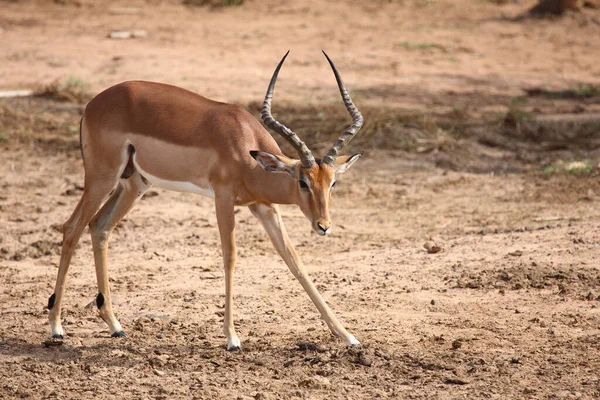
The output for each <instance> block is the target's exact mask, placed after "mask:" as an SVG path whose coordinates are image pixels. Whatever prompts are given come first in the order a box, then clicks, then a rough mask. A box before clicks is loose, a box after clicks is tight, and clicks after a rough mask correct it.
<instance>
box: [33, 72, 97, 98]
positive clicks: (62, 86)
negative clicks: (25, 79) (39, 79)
mask: <svg viewBox="0 0 600 400" xmlns="http://www.w3.org/2000/svg"><path fill="white" fill-rule="evenodd" d="M35 95H36V96H37V97H45V98H49V99H53V100H57V101H70V102H74V103H85V102H87V101H89V100H91V98H92V95H91V94H90V92H89V88H88V85H87V83H85V82H84V81H83V80H82V79H79V78H75V77H68V78H66V79H57V80H55V81H53V82H51V83H49V84H46V85H42V86H40V88H38V89H37V90H36V91H35Z"/></svg>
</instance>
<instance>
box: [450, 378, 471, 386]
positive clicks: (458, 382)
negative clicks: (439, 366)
mask: <svg viewBox="0 0 600 400" xmlns="http://www.w3.org/2000/svg"><path fill="white" fill-rule="evenodd" d="M444 383H445V384H446V385H468V384H469V381H467V380H466V379H462V378H458V377H455V376H453V377H448V378H445V379H444Z"/></svg>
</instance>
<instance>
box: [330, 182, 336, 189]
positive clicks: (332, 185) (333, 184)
mask: <svg viewBox="0 0 600 400" xmlns="http://www.w3.org/2000/svg"><path fill="white" fill-rule="evenodd" d="M336 183H337V181H333V183H332V184H331V188H332V189H333V187H334V186H335V184H336Z"/></svg>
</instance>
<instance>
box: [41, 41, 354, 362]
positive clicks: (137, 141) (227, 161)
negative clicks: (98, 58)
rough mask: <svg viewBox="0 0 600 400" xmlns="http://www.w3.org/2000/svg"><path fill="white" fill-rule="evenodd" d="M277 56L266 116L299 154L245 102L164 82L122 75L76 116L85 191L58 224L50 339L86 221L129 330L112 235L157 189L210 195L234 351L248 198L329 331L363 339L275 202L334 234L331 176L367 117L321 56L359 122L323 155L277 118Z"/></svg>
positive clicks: (104, 289)
mask: <svg viewBox="0 0 600 400" xmlns="http://www.w3.org/2000/svg"><path fill="white" fill-rule="evenodd" d="M288 54H289V51H288V52H287V53H286V54H285V56H284V57H283V58H282V59H281V61H280V62H279V64H278V66H277V68H276V69H275V72H274V73H273V76H272V78H271V81H270V83H269V87H268V89H267V93H266V96H265V100H264V104H263V106H262V110H261V116H262V119H263V121H264V123H265V125H266V126H268V127H269V128H271V129H272V130H273V131H275V132H277V133H279V134H280V135H282V136H283V138H284V139H285V140H287V141H288V142H289V143H290V144H291V145H292V146H293V148H294V149H295V150H296V151H297V153H298V156H299V159H293V158H289V157H286V156H285V155H284V154H283V153H282V151H281V150H280V148H279V146H278V145H277V143H276V142H275V140H274V139H273V137H272V136H271V135H270V134H269V133H268V131H267V130H266V129H265V128H264V127H263V126H262V125H261V124H260V122H258V120H256V119H255V118H254V117H253V116H252V115H251V114H250V113H249V112H248V111H246V110H245V109H244V108H243V107H241V106H238V105H232V104H227V103H221V102H216V101H213V100H210V99H207V98H205V97H202V96H200V95H197V94H195V93H192V92H189V91H187V90H185V89H182V88H178V87H175V86H170V85H166V84H161V83H154V82H145V81H127V82H123V83H120V84H117V85H115V86H112V87H110V88H108V89H106V90H105V91H103V92H102V93H100V94H98V95H97V96H96V97H95V98H94V99H92V100H91V101H90V102H89V103H88V105H87V106H86V108H85V112H84V115H83V118H82V119H81V123H80V141H81V153H82V158H83V164H84V170H85V180H84V190H83V194H82V196H81V199H80V200H79V203H78V204H77V206H76V207H75V210H74V211H73V213H72V215H71V216H70V218H69V219H68V221H67V222H66V223H65V224H64V225H63V235H64V238H63V245H62V251H61V256H60V264H59V268H58V277H57V280H56V286H55V289H54V293H53V294H52V295H51V296H50V298H49V300H48V309H49V320H50V326H51V329H52V337H53V339H57V340H61V339H63V336H64V330H63V328H62V326H61V321H60V315H61V308H62V302H63V296H64V293H65V279H66V275H67V271H68V269H69V264H70V261H71V258H72V256H73V253H74V251H75V247H76V246H77V243H78V242H79V238H80V237H81V234H82V232H83V230H84V229H85V227H86V225H88V224H89V228H90V233H91V236H92V247H93V252H94V263H95V267H96V278H97V281H98V294H97V296H96V305H97V307H98V310H99V314H100V316H101V318H102V319H103V320H104V321H105V322H106V324H107V325H108V328H109V329H110V333H111V336H112V337H121V336H125V333H124V332H123V328H122V326H121V324H120V323H119V321H118V320H117V318H116V317H115V315H114V313H113V308H112V302H111V296H110V288H109V280H108V270H107V253H108V239H109V236H110V234H111V232H112V231H113V229H114V228H115V226H116V225H117V223H118V222H119V221H120V220H121V219H122V218H123V217H125V215H126V214H127V213H128V212H129V211H130V210H131V209H132V208H133V206H134V205H135V204H136V202H137V201H138V200H139V199H140V198H141V197H142V196H143V195H144V193H145V192H146V191H147V190H148V189H149V188H150V187H151V186H156V187H160V188H164V189H168V190H173V191H179V192H191V193H198V194H202V195H205V196H209V197H212V198H214V200H215V210H216V216H217V225H218V227H219V234H220V239H221V247H222V252H223V264H224V267H225V314H224V323H223V330H224V333H225V336H226V337H227V350H239V349H240V339H239V337H238V335H237V334H236V332H235V328H234V324H233V274H234V269H235V263H236V245H235V213H234V207H235V206H247V207H248V208H249V209H250V211H251V213H252V214H253V215H254V216H255V217H256V218H257V219H258V220H259V221H260V223H261V225H262V226H263V227H264V229H265V231H266V232H267V235H268V236H269V238H270V240H271V242H272V244H273V245H274V247H275V249H276V250H277V252H278V253H279V255H280V256H281V257H282V258H283V260H284V261H285V263H286V264H287V266H288V267H289V269H290V271H291V272H292V274H293V275H294V277H295V278H296V279H297V280H298V281H299V282H300V284H301V285H302V287H303V288H304V290H305V291H306V292H307V293H308V296H309V297H310V299H311V300H312V301H313V303H314V304H315V306H316V307H317V309H318V311H319V312H320V314H321V316H322V318H323V320H324V321H325V323H326V324H327V326H328V327H329V329H330V330H331V332H332V333H333V334H334V335H337V336H338V337H339V338H341V339H342V340H343V341H344V342H345V343H346V344H348V345H353V346H358V345H360V342H359V341H358V340H356V338H355V337H354V335H352V334H350V333H349V332H348V331H347V330H346V329H345V328H344V327H343V326H342V324H341V323H340V322H339V321H338V319H337V318H336V316H335V315H334V313H333V312H332V311H331V309H330V308H329V306H328V305H327V303H326V302H325V300H324V299H323V297H322V296H321V294H320V293H319V292H318V291H317V289H316V287H315V286H314V284H313V282H312V281H311V280H310V278H309V277H308V275H307V272H306V269H305V267H304V264H303V263H302V260H301V259H300V257H299V256H298V254H297V253H296V250H295V249H294V246H293V244H292V242H291V241H290V238H289V237H288V234H287V231H286V229H285V227H284V225H283V221H282V218H281V213H280V211H279V206H278V205H279V204H296V205H298V206H299V207H300V210H302V212H303V214H304V215H305V216H306V218H307V219H308V220H309V221H310V222H311V225H312V229H313V230H314V231H315V232H316V233H317V234H319V235H321V236H324V235H327V234H329V233H330V232H331V219H330V217H329V207H330V201H331V191H332V189H333V187H334V185H335V182H336V176H337V175H338V174H341V173H343V172H345V171H346V170H347V169H348V168H350V166H352V164H354V163H355V162H356V161H357V160H358V159H359V158H360V156H361V155H362V154H363V153H362V152H360V153H356V154H354V155H351V156H340V151H341V150H342V149H343V148H344V146H345V145H346V144H348V142H349V141H350V140H351V139H352V138H353V137H354V136H355V135H356V134H357V132H358V131H359V129H360V128H361V127H362V125H363V117H362V115H361V113H360V112H359V110H358V109H357V108H356V106H355V105H354V103H353V102H352V99H351V98H350V95H349V93H348V91H347V90H346V88H345V86H344V83H343V82H342V78H341V77H340V74H339V72H338V70H337V68H336V67H335V65H334V63H333V62H332V61H331V59H330V58H329V56H327V54H326V53H325V52H323V54H324V55H325V57H326V58H327V61H328V62H329V65H330V66H331V68H332V70H333V73H334V76H335V79H336V81H337V85H338V88H339V91H340V93H341V95H342V99H343V101H344V104H345V106H346V109H347V110H348V112H349V113H350V116H351V117H352V124H351V125H350V126H349V127H348V128H346V129H345V130H344V132H343V133H342V134H341V136H340V137H339V138H338V139H337V141H336V142H335V143H334V144H333V146H332V147H331V148H330V149H329V150H328V151H327V153H326V154H325V156H324V157H323V158H322V159H318V158H317V159H316V158H315V157H314V156H313V154H312V152H311V151H310V150H309V148H308V147H307V146H306V144H305V143H304V142H303V141H302V140H301V139H300V138H299V137H298V135H297V134H296V133H295V132H293V131H292V130H291V129H289V128H288V127H286V126H285V125H283V124H281V123H279V122H278V121H277V120H275V119H274V118H273V116H272V115H271V101H272V99H273V91H274V89H275V83H276V81H277V76H278V74H279V70H280V69H281V66H282V65H283V63H284V61H285V59H286V57H287V56H288Z"/></svg>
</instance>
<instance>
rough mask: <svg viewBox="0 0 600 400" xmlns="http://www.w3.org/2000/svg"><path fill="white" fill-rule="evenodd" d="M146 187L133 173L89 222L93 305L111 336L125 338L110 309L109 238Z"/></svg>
mask: <svg viewBox="0 0 600 400" xmlns="http://www.w3.org/2000/svg"><path fill="white" fill-rule="evenodd" d="M149 187H150V185H149V184H148V183H147V181H146V180H145V179H144V178H143V177H142V176H141V175H140V174H139V173H138V172H137V171H136V172H133V174H132V175H131V176H130V177H129V178H128V179H127V180H122V181H121V182H120V184H119V186H118V187H117V189H116V190H115V192H114V193H113V194H112V195H111V197H110V198H109V199H108V201H107V202H106V204H105V205H104V206H103V207H102V209H101V210H100V211H99V212H98V214H96V216H95V217H94V218H93V219H92V221H91V222H90V233H91V234H92V245H93V247H94V262H95V264H96V278H97V280H98V295H97V297H96V305H97V306H98V310H99V312H100V316H101V317H102V319H103V320H104V322H106V323H107V324H108V328H109V329H110V333H111V336H113V337H119V336H125V333H124V332H123V328H122V327H121V324H120V323H119V321H118V320H117V319H116V318H115V314H114V313H113V310H112V301H111V297H110V288H109V285H108V269H107V265H106V260H107V256H108V238H109V236H110V234H111V232H112V231H113V229H114V228H115V226H116V225H117V224H118V223H119V221H120V220H121V219H123V217H125V215H127V213H128V212H129V211H130V210H131V209H132V208H133V206H134V205H135V203H136V202H137V201H138V200H139V199H140V198H141V197H142V196H143V195H144V193H145V192H146V190H148V188H149Z"/></svg>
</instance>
